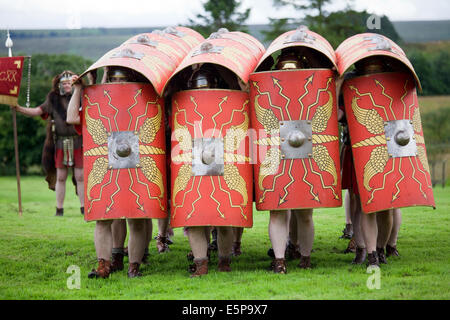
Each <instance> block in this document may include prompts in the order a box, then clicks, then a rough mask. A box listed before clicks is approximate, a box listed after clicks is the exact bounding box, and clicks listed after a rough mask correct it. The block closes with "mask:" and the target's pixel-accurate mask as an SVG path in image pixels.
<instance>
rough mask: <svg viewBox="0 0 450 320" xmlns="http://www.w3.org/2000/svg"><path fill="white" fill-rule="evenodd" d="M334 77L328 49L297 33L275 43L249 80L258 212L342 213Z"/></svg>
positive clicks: (314, 38) (320, 41) (304, 30)
mask: <svg viewBox="0 0 450 320" xmlns="http://www.w3.org/2000/svg"><path fill="white" fill-rule="evenodd" d="M277 54H279V55H278V57H277ZM273 57H275V58H273ZM335 69H336V66H335V56H334V51H333V48H332V47H331V45H330V44H329V43H328V42H327V41H326V40H325V39H324V38H323V37H321V36H320V35H318V34H316V33H314V32H311V31H310V30H308V29H307V28H306V27H303V26H302V27H300V28H298V29H296V30H292V31H289V32H286V33H284V34H282V35H281V36H279V37H278V38H277V39H276V40H275V41H274V42H273V43H272V44H271V45H270V46H269V48H268V49H267V52H266V53H265V55H264V56H263V58H262V59H261V60H260V63H259V65H258V68H257V69H256V72H254V73H252V74H251V76H250V104H251V111H252V112H251V123H252V128H253V129H254V130H255V133H256V140H255V141H254V143H255V144H256V155H257V161H256V165H255V166H254V175H255V196H256V199H255V202H256V208H257V209H258V210H283V209H299V208H318V207H338V206H341V205H342V200H341V184H340V167H339V138H338V122H337V109H336V86H335V71H334V70H335Z"/></svg>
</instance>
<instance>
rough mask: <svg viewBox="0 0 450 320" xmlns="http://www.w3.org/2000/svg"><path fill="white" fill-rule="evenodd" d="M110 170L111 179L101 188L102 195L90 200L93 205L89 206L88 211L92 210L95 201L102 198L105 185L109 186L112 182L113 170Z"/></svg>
mask: <svg viewBox="0 0 450 320" xmlns="http://www.w3.org/2000/svg"><path fill="white" fill-rule="evenodd" d="M109 171H110V175H109V181H108V183H106V184H104V185H102V186H101V188H100V195H99V196H98V198H96V199H94V200H92V201H90V202H91V205H90V206H89V209H88V212H91V209H92V205H93V204H94V202H97V201H100V199H101V198H102V194H103V188H105V187H107V186H109V185H110V184H111V180H112V175H113V171H112V170H109Z"/></svg>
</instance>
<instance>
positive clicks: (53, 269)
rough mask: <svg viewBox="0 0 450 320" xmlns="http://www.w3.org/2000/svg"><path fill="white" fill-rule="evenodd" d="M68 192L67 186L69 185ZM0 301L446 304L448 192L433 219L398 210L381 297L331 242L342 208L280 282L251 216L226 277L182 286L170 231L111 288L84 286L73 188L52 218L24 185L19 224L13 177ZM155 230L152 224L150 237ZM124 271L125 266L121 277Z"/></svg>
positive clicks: (83, 238) (36, 190)
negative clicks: (306, 263)
mask: <svg viewBox="0 0 450 320" xmlns="http://www.w3.org/2000/svg"><path fill="white" fill-rule="evenodd" d="M68 185H69V184H68ZM0 190H1V191H0V270H1V272H0V299H99V300H100V299H157V300H165V299H170V300H173V299H186V300H196V299H220V300H229V299H231V300H239V299H250V300H252V299H343V300H347V299H446V300H447V299H450V237H449V236H450V232H449V231H450V229H449V225H450V188H448V187H447V188H441V187H436V188H435V190H434V196H435V200H436V205H437V209H436V210H433V209H432V208H424V207H414V208H406V209H403V224H402V228H401V231H400V236H399V243H398V249H399V251H400V254H401V257H399V258H389V264H388V265H383V266H382V269H381V278H380V280H381V288H380V289H374V290H370V289H368V287H367V285H366V283H367V280H368V278H369V277H370V276H371V274H368V273H366V269H365V267H363V266H353V265H351V264H350V262H351V260H352V259H353V255H351V254H343V253H342V252H343V251H344V249H345V248H346V246H347V241H344V240H339V239H338V238H339V236H340V235H341V230H342V229H343V227H344V224H345V219H344V210H343V208H335V209H319V210H316V211H315V213H314V223H315V241H314V252H313V253H312V263H313V267H314V268H313V269H311V270H306V271H305V270H300V269H298V268H297V267H296V264H297V263H298V261H289V262H288V274H286V275H277V274H273V273H271V272H268V271H266V269H267V267H268V266H269V264H270V258H269V257H268V256H267V255H266V251H267V249H268V248H269V247H270V241H269V237H268V233H267V224H268V213H267V212H257V211H254V226H253V228H252V229H247V230H245V232H244V235H243V239H242V251H243V254H242V255H241V256H240V257H237V258H234V259H233V263H232V269H233V271H232V272H231V273H219V272H217V255H216V253H213V255H212V259H211V263H210V269H209V270H210V271H209V274H208V275H207V276H204V277H202V278H196V279H190V278H189V274H188V271H187V266H188V261H187V260H186V254H187V253H188V251H189V244H188V240H187V238H186V237H184V236H183V232H182V230H181V229H175V236H174V239H173V240H174V244H173V245H172V246H171V251H170V252H169V253H166V254H161V255H159V254H158V253H157V250H156V247H155V241H154V240H152V242H151V248H150V252H151V254H150V264H148V265H145V266H143V267H142V272H143V274H144V277H142V278H137V279H136V278H135V279H128V278H127V275H126V271H125V270H124V271H122V272H120V273H115V274H112V275H111V278H110V279H107V280H104V279H97V280H91V279H88V278H87V274H88V272H89V271H90V270H91V269H92V268H93V267H94V266H96V255H95V249H94V242H93V234H94V226H95V223H93V222H90V223H87V222H85V221H84V220H83V217H82V215H81V214H80V212H79V203H78V200H77V198H76V197H75V193H74V189H73V186H72V185H70V186H69V187H68V189H67V192H66V203H65V208H64V210H65V212H64V217H55V216H54V213H55V204H54V203H55V199H54V193H53V192H52V191H51V190H48V189H47V184H46V183H45V181H44V179H43V178H42V177H22V201H23V208H24V210H23V216H22V217H19V216H18V214H17V193H16V182H15V178H14V177H1V178H0ZM156 228H157V224H156V221H155V222H154V231H153V233H154V234H155V233H156V232H157V230H156ZM72 265H75V266H78V267H79V268H80V270H81V282H80V289H68V287H67V280H68V278H69V277H70V276H71V274H69V273H66V271H67V269H68V267H69V266H72ZM127 265H128V263H126V268H127Z"/></svg>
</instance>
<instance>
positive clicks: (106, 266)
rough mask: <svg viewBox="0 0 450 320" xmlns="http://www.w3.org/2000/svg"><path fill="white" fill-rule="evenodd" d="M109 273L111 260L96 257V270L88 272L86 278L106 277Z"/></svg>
mask: <svg viewBox="0 0 450 320" xmlns="http://www.w3.org/2000/svg"><path fill="white" fill-rule="evenodd" d="M110 273H111V261H109V260H105V259H98V267H97V270H95V269H92V271H91V272H89V274H88V278H89V279H92V278H108V277H109V274H110Z"/></svg>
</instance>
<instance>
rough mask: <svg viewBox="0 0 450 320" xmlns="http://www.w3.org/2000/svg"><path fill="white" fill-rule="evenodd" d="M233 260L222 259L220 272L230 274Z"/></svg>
mask: <svg viewBox="0 0 450 320" xmlns="http://www.w3.org/2000/svg"><path fill="white" fill-rule="evenodd" d="M230 264H231V258H230V257H220V256H219V264H218V269H219V271H220V272H230V271H231V266H230Z"/></svg>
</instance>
